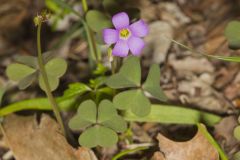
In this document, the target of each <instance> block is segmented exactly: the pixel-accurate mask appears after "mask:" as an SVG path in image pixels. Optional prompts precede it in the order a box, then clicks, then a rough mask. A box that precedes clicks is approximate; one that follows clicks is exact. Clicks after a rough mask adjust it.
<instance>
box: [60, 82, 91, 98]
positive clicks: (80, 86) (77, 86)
mask: <svg viewBox="0 0 240 160" xmlns="http://www.w3.org/2000/svg"><path fill="white" fill-rule="evenodd" d="M90 90H91V88H90V87H88V86H87V85H86V84H84V83H72V84H70V85H69V86H68V89H66V90H65V91H64V95H63V97H65V98H69V97H73V96H79V95H82V94H84V93H86V92H88V91H90Z"/></svg>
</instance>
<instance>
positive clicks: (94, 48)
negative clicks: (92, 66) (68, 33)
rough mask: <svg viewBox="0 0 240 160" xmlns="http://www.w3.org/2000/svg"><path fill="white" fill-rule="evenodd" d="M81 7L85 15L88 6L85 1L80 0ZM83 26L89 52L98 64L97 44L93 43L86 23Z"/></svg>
mask: <svg viewBox="0 0 240 160" xmlns="http://www.w3.org/2000/svg"><path fill="white" fill-rule="evenodd" d="M82 6H83V11H84V13H85V14H86V13H87V11H88V4H87V1H86V0H82ZM83 26H84V29H85V31H86V33H87V39H88V44H89V48H90V52H91V54H92V56H94V58H95V60H96V63H99V61H100V60H99V57H98V50H97V44H96V42H95V38H94V34H93V31H92V30H91V28H89V26H88V24H87V23H84V24H83Z"/></svg>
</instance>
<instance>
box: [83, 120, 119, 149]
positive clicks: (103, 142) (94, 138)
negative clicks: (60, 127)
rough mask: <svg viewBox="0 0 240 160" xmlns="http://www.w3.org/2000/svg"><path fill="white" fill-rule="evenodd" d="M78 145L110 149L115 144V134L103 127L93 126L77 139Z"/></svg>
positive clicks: (116, 139)
mask: <svg viewBox="0 0 240 160" xmlns="http://www.w3.org/2000/svg"><path fill="white" fill-rule="evenodd" d="M78 141H79V144H81V145H82V146H85V147H89V148H92V147H96V146H98V145H99V146H102V147H110V146H112V145H114V144H116V143H117V141H118V136H117V134H116V133H115V132H114V131H113V130H111V129H109V128H107V127H104V126H100V125H95V126H94V127H90V128H88V129H87V130H86V131H84V132H83V133H82V134H81V136H80V137H79V139H78Z"/></svg>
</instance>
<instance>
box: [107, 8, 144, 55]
mask: <svg viewBox="0 0 240 160" xmlns="http://www.w3.org/2000/svg"><path fill="white" fill-rule="evenodd" d="M112 23H113V25H114V27H115V28H116V29H109V28H107V29H104V30H103V39H104V42H105V43H106V44H110V45H111V44H115V46H114V47H113V50H112V54H113V55H114V56H119V57H126V56H127V55H128V52H129V50H130V51H131V53H132V54H133V55H135V56H137V55H139V54H140V53H141V51H142V49H143V48H144V45H145V44H144V41H143V40H142V39H141V38H142V37H144V36H146V35H147V34H148V26H147V25H146V23H145V22H144V21H143V20H139V21H137V22H135V23H133V24H131V25H130V22H129V17H128V15H127V13H125V12H120V13H117V14H115V15H114V16H113V17H112Z"/></svg>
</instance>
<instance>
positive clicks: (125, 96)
mask: <svg viewBox="0 0 240 160" xmlns="http://www.w3.org/2000/svg"><path fill="white" fill-rule="evenodd" d="M113 104H114V106H115V107H116V108H118V109H121V110H127V109H131V110H132V112H133V113H134V114H136V115H137V116H141V117H143V116H146V115H148V114H149V113H150V110H151V103H150V101H149V100H148V98H147V97H146V96H145V95H144V93H143V91H142V90H140V89H137V90H129V91H124V92H121V93H119V94H117V95H116V96H115V97H114V99H113Z"/></svg>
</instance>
